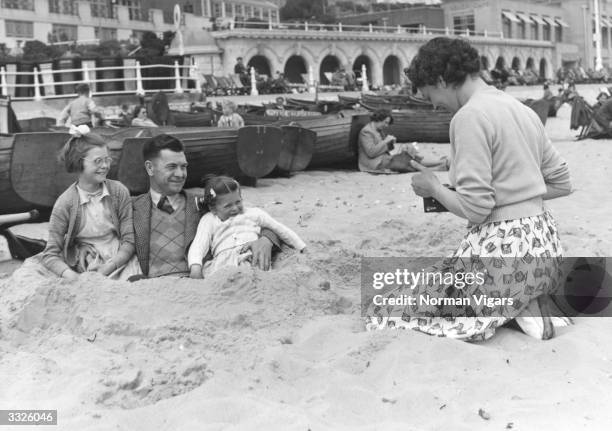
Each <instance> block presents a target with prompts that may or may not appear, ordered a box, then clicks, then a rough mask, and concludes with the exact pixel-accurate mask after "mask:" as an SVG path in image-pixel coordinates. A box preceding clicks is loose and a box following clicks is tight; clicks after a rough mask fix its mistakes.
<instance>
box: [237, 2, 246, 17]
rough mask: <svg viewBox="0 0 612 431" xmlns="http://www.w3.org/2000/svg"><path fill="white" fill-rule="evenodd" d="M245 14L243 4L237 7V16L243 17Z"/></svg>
mask: <svg viewBox="0 0 612 431" xmlns="http://www.w3.org/2000/svg"><path fill="white" fill-rule="evenodd" d="M243 14H244V9H243V6H242V5H241V4H237V5H236V16H242V15H243Z"/></svg>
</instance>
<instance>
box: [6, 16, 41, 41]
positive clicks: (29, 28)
mask: <svg viewBox="0 0 612 431" xmlns="http://www.w3.org/2000/svg"><path fill="white" fill-rule="evenodd" d="M4 27H5V29H6V37H29V38H32V37H34V23H33V22H29V21H11V20H6V21H5V22H4Z"/></svg>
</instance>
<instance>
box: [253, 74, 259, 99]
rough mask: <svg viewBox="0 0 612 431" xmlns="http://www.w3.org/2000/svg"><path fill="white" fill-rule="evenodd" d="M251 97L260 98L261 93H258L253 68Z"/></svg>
mask: <svg viewBox="0 0 612 431" xmlns="http://www.w3.org/2000/svg"><path fill="white" fill-rule="evenodd" d="M251 96H259V91H257V77H256V76H255V68H254V67H251Z"/></svg>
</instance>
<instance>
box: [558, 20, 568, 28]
mask: <svg viewBox="0 0 612 431" xmlns="http://www.w3.org/2000/svg"><path fill="white" fill-rule="evenodd" d="M555 21H557V23H558V24H559V25H560V26H561V27H565V28H569V24H568V23H566V22H565V21H563V20H562V19H561V18H555Z"/></svg>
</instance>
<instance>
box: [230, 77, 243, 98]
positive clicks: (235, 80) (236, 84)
mask: <svg viewBox="0 0 612 431" xmlns="http://www.w3.org/2000/svg"><path fill="white" fill-rule="evenodd" d="M229 79H230V80H231V81H232V84H233V85H234V88H235V91H236V93H238V94H244V93H246V92H247V89H246V87H245V86H244V85H243V84H242V81H241V80H240V75H238V74H236V73H234V74H232V75H230V76H229Z"/></svg>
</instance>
